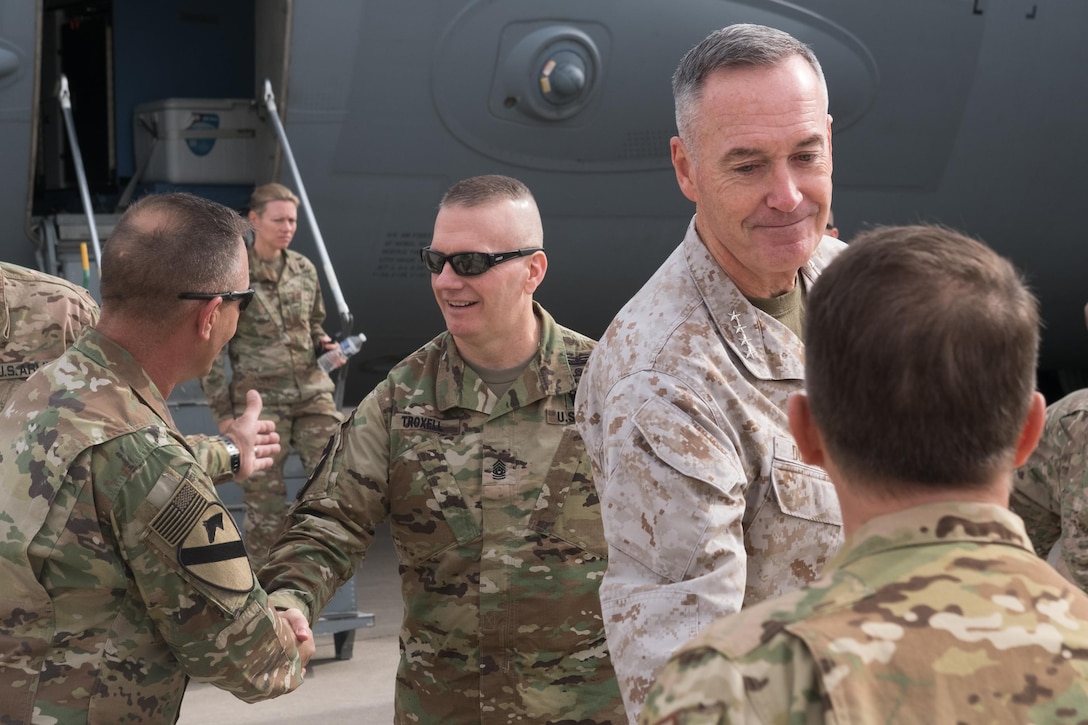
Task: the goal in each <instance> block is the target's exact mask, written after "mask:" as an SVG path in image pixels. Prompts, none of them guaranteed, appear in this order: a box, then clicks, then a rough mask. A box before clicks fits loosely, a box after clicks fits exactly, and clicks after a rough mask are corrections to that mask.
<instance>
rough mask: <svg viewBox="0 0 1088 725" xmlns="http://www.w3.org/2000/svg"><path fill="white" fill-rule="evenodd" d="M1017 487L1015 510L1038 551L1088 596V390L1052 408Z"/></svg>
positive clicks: (1017, 475) (1047, 412) (1021, 468)
mask: <svg viewBox="0 0 1088 725" xmlns="http://www.w3.org/2000/svg"><path fill="white" fill-rule="evenodd" d="M1013 484H1014V490H1013V493H1012V501H1011V506H1012V510H1013V511H1015V512H1016V513H1017V514H1018V515H1019V516H1020V517H1021V518H1023V519H1024V524H1025V526H1026V527H1027V530H1028V535H1029V536H1031V541H1032V543H1033V544H1034V545H1035V551H1036V552H1037V553H1038V554H1039V556H1042V557H1047V556H1048V555H1049V559H1050V563H1051V564H1052V565H1053V566H1054V568H1055V569H1057V570H1058V571H1059V572H1061V574H1062V575H1063V576H1064V577H1065V578H1066V579H1068V580H1069V581H1071V582H1073V583H1074V584H1076V585H1077V586H1078V587H1080V588H1081V589H1083V590H1085V591H1088V495H1086V494H1088V390H1078V391H1076V392H1074V393H1070V394H1069V395H1067V396H1065V397H1064V398H1062V399H1061V400H1059V401H1058V402H1056V403H1054V404H1053V405H1051V406H1050V407H1049V408H1047V411H1046V427H1045V428H1044V429H1043V437H1042V439H1041V440H1040V441H1039V447H1038V448H1036V449H1035V452H1034V453H1033V454H1032V455H1031V458H1029V459H1028V460H1027V462H1026V463H1025V464H1024V465H1023V466H1021V467H1020V469H1019V470H1018V471H1017V472H1016V477H1015V478H1014V479H1013Z"/></svg>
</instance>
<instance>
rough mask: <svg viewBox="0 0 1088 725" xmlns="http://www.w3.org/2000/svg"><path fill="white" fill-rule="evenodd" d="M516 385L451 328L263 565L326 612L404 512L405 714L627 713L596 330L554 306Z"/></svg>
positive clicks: (381, 406) (497, 717)
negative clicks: (598, 488)
mask: <svg viewBox="0 0 1088 725" xmlns="http://www.w3.org/2000/svg"><path fill="white" fill-rule="evenodd" d="M534 309H535V312H536V314H537V316H538V318H539V319H540V320H541V321H542V332H541V343H540V354H539V355H538V356H537V357H536V358H534V359H533V360H532V361H531V362H530V363H529V365H528V366H527V367H526V369H525V371H524V372H523V373H522V375H521V377H520V378H519V379H518V380H517V381H515V382H514V383H513V385H512V386H511V387H510V388H509V390H508V391H506V392H505V393H504V394H503V396H502V397H501V398H496V396H495V395H494V394H493V393H492V392H491V391H490V389H489V388H487V387H486V386H485V385H484V384H483V382H482V381H481V380H480V378H479V377H478V376H477V375H476V373H475V372H474V371H473V370H472V369H471V368H469V367H468V366H467V365H466V364H465V362H464V360H463V359H462V358H461V357H460V355H459V354H458V352H457V349H456V347H455V346H454V343H453V339H452V338H451V337H450V336H449V334H448V333H443V334H441V335H439V336H438V337H436V338H435V339H434V340H432V341H431V342H430V343H428V344H427V345H426V346H424V347H423V348H421V349H420V350H418V351H416V352H415V353H414V354H412V355H411V356H410V357H408V358H407V359H406V360H404V361H403V362H401V363H400V364H399V365H397V366H396V367H395V368H393V370H392V371H391V372H390V373H389V376H388V377H387V378H386V380H385V381H384V382H383V383H382V384H380V385H379V386H378V387H377V388H376V389H375V390H374V392H372V393H371V394H370V395H368V396H367V397H366V398H365V399H364V400H363V402H362V403H360V404H359V407H358V408H357V409H356V410H355V412H354V413H353V414H352V416H351V417H350V418H349V420H348V421H347V422H346V423H344V425H343V426H342V427H341V429H340V432H339V434H338V435H337V437H336V438H334V440H333V443H332V447H331V449H330V451H331V454H330V455H329V457H327V458H325V459H324V460H323V461H322V462H321V463H320V464H319V466H318V468H317V470H316V471H315V472H314V474H313V476H312V477H311V479H310V481H309V482H308V483H307V486H306V488H305V489H304V490H303V491H302V492H301V494H300V498H299V501H298V502H296V503H295V505H294V506H293V507H292V509H291V512H290V515H289V518H290V519H291V524H292V526H291V528H290V529H288V531H287V533H286V534H285V535H284V537H283V538H281V539H280V541H279V542H278V543H277V545H276V547H275V548H274V549H273V552H272V557H271V563H270V564H269V565H268V567H267V568H266V569H263V570H262V571H261V572H260V576H261V580H262V581H264V582H265V583H266V585H267V587H268V589H269V591H270V592H271V594H270V595H269V597H270V601H272V602H275V603H276V604H277V605H280V606H298V607H300V608H301V609H302V610H303V611H304V612H306V611H308V612H309V613H310V614H311V616H313V615H316V614H317V613H318V612H320V611H321V609H322V607H324V606H325V604H326V602H328V601H329V599H330V597H331V596H332V594H333V593H334V592H335V590H336V588H337V587H338V586H340V585H341V584H342V583H343V582H345V581H346V580H347V579H348V578H349V577H350V576H351V575H352V573H353V570H354V565H355V562H356V561H357V560H359V559H361V558H362V557H363V556H364V555H365V553H366V550H367V547H368V546H369V545H370V542H371V541H372V540H373V537H374V531H375V527H376V526H378V525H379V524H380V523H381V522H383V521H384V520H385V519H387V518H388V519H389V522H390V526H391V530H392V536H393V540H394V545H395V547H396V551H397V557H398V560H399V562H400V570H401V575H402V578H403V584H402V591H403V594H404V604H405V616H404V622H403V625H402V628H401V639H400V646H401V661H400V666H399V669H398V673H397V686H396V722H398V723H407V722H411V723H422V724H427V723H442V724H443V725H446V724H449V723H508V722H513V721H516V720H518V719H519V718H520V719H521V721H523V722H532V723H544V722H560V721H562V722H572V723H573V722H581V723H585V724H587V725H588V723H615V724H616V725H619V724H620V723H624V722H625V717H624V712H623V706H622V703H621V701H620V695H619V689H618V687H617V684H616V680H615V675H614V673H613V670H612V665H611V663H610V660H609V656H608V650H607V648H606V646H605V638H604V627H603V625H602V622H601V613H600V603H599V601H598V599H597V587H598V585H599V583H600V578H601V575H602V574H603V572H604V567H605V546H604V537H603V534H602V531H601V523H600V513H599V508H598V503H597V497H596V495H595V493H594V491H593V484H592V482H591V480H590V472H589V462H588V461H587V460H586V456H585V449H584V446H583V445H582V441H581V438H580V436H579V435H578V432H577V430H576V429H575V428H574V425H573V415H574V391H575V387H576V385H577V384H578V378H579V375H580V373H581V369H582V366H583V365H584V364H585V361H586V358H587V357H588V356H589V352H590V350H591V349H592V347H593V342H592V341H591V340H589V339H588V338H586V337H583V336H582V335H579V334H578V333H575V332H572V331H570V330H567V329H565V328H563V327H560V326H559V325H557V324H556V323H555V321H554V320H553V319H552V318H551V316H550V315H548V314H547V313H546V312H545V311H544V310H543V309H542V308H541V307H540V306H539V305H535V303H534Z"/></svg>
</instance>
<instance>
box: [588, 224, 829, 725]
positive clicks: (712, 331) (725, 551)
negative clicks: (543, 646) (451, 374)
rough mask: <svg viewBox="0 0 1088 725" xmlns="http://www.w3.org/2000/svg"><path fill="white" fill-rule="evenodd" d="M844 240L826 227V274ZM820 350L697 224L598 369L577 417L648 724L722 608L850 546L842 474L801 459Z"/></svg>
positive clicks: (618, 639)
mask: <svg viewBox="0 0 1088 725" xmlns="http://www.w3.org/2000/svg"><path fill="white" fill-rule="evenodd" d="M843 247H844V245H843V244H841V243H840V242H838V241H836V240H834V239H831V238H830V237H825V238H824V239H823V242H822V243H821V244H820V246H819V247H818V249H817V250H816V253H815V254H814V255H813V258H812V259H811V260H810V261H809V263H808V264H807V265H805V267H803V268H802V269H801V277H802V284H805V285H811V284H812V282H813V281H814V280H815V279H816V277H817V275H818V274H819V272H820V270H821V269H823V268H824V267H825V266H826V265H827V264H828V262H830V260H831V258H832V257H833V256H834V255H835V254H837V253H838V251H839V250H841V249H842V248H843ZM803 374H804V348H803V345H802V343H801V340H800V338H799V337H798V336H797V335H796V334H794V333H793V332H791V331H790V330H789V329H788V328H787V327H786V326H785V325H783V324H782V323H780V322H779V321H777V320H775V319H774V318H772V317H771V316H769V315H767V314H765V313H763V312H761V311H759V310H758V309H757V308H756V307H754V306H753V305H752V304H751V303H750V302H749V301H748V300H747V299H746V298H745V297H744V295H743V294H742V293H741V292H740V290H738V289H737V287H736V285H735V284H734V283H733V282H732V280H730V279H729V277H728V276H726V274H725V273H724V272H723V271H722V270H721V268H720V267H719V266H718V264H717V262H715V261H714V259H713V258H712V257H711V256H710V253H709V252H708V251H707V249H706V246H705V245H704V244H703V243H702V242H701V241H700V239H699V237H698V235H697V233H696V232H695V222H694V219H693V220H692V223H691V225H690V226H689V227H688V231H687V235H686V236H685V238H684V241H683V243H682V244H681V245H680V246H679V247H677V249H676V250H675V251H674V252H673V253H672V255H671V256H670V257H669V258H668V259H667V260H666V261H665V263H664V264H663V265H662V266H661V268H660V269H658V271H657V272H656V273H655V274H654V276H653V277H652V278H651V279H650V280H649V281H648V282H647V283H646V285H645V286H644V287H643V288H642V290H641V291H639V292H638V293H637V294H636V295H635V296H634V297H633V298H632V299H631V301H630V302H628V303H627V305H626V306H625V307H624V308H623V309H622V310H621V311H620V312H619V314H617V315H616V318H615V319H614V320H613V321H612V324H611V325H610V326H609V328H608V330H607V331H606V332H605V334H604V336H603V337H602V338H601V341H600V343H599V344H598V346H597V349H596V350H595V351H594V353H593V357H592V358H591V359H590V362H589V365H588V367H587V368H586V373H585V378H584V379H583V381H582V385H581V387H580V389H579V392H578V403H577V405H578V413H577V415H578V420H577V424H578V427H579V430H581V432H582V435H583V437H584V438H585V442H586V449H587V450H588V452H589V456H590V459H591V460H592V462H593V475H594V481H595V484H596V486H597V491H598V493H599V494H600V497H601V518H602V520H603V523H604V531H605V539H606V540H607V542H608V559H609V564H608V571H607V572H606V574H605V578H604V581H603V582H602V584H601V608H602V612H603V614H604V618H605V627H606V630H607V632H608V646H609V649H610V650H611V651H612V658H613V662H614V664H615V667H616V674H617V676H618V678H619V681H620V690H621V692H623V696H624V699H625V702H626V705H627V712H628V714H629V716H630V718H631V720H632V721H634V720H637V718H638V711H639V708H640V707H641V704H642V701H643V700H644V698H645V695H646V690H647V689H648V688H649V686H650V684H651V682H652V681H653V675H654V673H655V672H656V671H657V669H658V668H659V667H661V665H663V664H664V663H665V660H666V659H667V658H668V656H669V655H670V654H672V652H673V651H674V650H676V648H678V647H679V646H680V645H681V644H683V643H684V642H686V641H688V640H689V639H691V638H692V637H693V636H694V635H695V634H696V632H698V631H699V630H701V629H702V628H703V627H705V626H706V625H708V624H710V622H711V621H713V620H714V619H715V618H716V617H718V616H720V615H722V614H727V613H729V612H735V611H737V610H739V609H740V608H741V607H742V606H749V605H751V604H754V603H755V602H759V601H762V600H764V599H767V598H768V597H772V596H775V595H777V594H781V593H783V592H787V591H789V590H791V589H796V588H798V587H800V586H802V585H804V584H805V583H807V582H809V581H811V580H812V579H814V578H815V577H816V575H817V573H818V572H819V571H820V569H821V568H822V567H823V564H824V563H825V561H826V560H827V559H828V558H830V555H831V554H833V553H834V552H835V550H836V549H837V548H838V546H839V544H840V543H841V541H842V533H841V530H842V517H841V514H840V511H839V505H838V498H837V496H836V495H835V490H834V488H833V486H832V484H831V481H830V479H829V478H827V475H826V474H825V473H824V472H823V471H822V470H820V469H818V468H814V467H812V466H809V465H806V464H804V463H802V462H801V459H800V455H799V454H798V452H797V451H796V449H795V448H794V444H793V438H792V436H791V434H790V432H789V428H788V425H787V422H786V400H787V398H788V397H789V394H790V393H793V392H795V391H799V390H801V387H802V377H803Z"/></svg>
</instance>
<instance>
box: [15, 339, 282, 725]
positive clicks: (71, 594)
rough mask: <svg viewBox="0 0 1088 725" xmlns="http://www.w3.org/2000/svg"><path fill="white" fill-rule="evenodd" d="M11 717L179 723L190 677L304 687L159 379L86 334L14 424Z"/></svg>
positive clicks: (231, 685) (245, 691)
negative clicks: (160, 388) (177, 426)
mask: <svg viewBox="0 0 1088 725" xmlns="http://www.w3.org/2000/svg"><path fill="white" fill-rule="evenodd" d="M0 480H3V481H4V486H3V487H2V489H0V511H2V512H3V515H2V516H0V580H2V581H3V582H4V586H3V587H2V588H0V693H2V694H0V701H2V702H3V703H4V715H5V719H4V722H5V723H14V722H18V723H26V722H31V721H33V722H35V723H53V722H60V723H76V722H95V723H114V722H122V721H138V722H173V721H174V719H175V718H176V716H177V713H178V708H179V707H180V705H181V698H182V694H183V692H184V690H185V683H186V678H187V677H192V678H194V679H196V680H200V681H206V682H212V683H214V684H215V685H217V686H218V687H221V688H223V689H226V690H229V691H231V692H233V693H234V694H235V695H237V696H238V697H240V698H242V699H244V700H247V701H253V700H258V699H263V698H268V697H274V696H276V695H279V694H282V693H285V692H288V691H290V690H292V689H294V688H295V687H297V686H298V685H299V684H300V683H301V681H302V678H301V662H300V660H299V658H298V654H297V651H296V649H295V646H294V635H293V633H292V632H291V630H290V627H288V626H287V625H286V624H282V623H280V622H279V620H278V619H277V618H276V617H275V615H274V612H273V611H272V609H271V608H270V607H269V606H268V605H267V597H266V595H265V593H264V591H263V590H262V589H261V588H260V587H259V586H257V585H256V582H255V580H254V577H253V574H252V571H251V569H250V563H249V559H248V558H247V557H246V553H245V548H244V547H243V546H242V543H241V538H240V535H239V533H238V530H237V528H236V527H235V526H234V523H233V521H232V519H231V516H230V513H229V512H227V510H226V509H225V508H224V507H223V505H222V503H221V502H220V501H219V499H218V498H217V496H216V494H215V490H214V488H213V485H212V482H211V480H210V479H209V478H208V476H207V474H205V472H204V470H203V469H202V468H201V467H200V466H199V465H198V464H197V462H196V460H195V458H194V456H193V453H192V451H191V450H190V449H189V447H188V446H187V445H186V443H185V440H184V438H182V436H181V434H180V433H178V432H177V431H176V430H175V428H174V425H173V421H172V420H171V417H170V412H169V409H168V408H167V405H166V401H165V400H163V399H162V396H161V395H160V393H159V391H158V389H157V388H156V387H155V384H154V383H153V382H152V381H151V379H150V378H148V377H147V374H146V373H145V372H144V371H143V369H142V368H140V366H139V365H138V364H137V363H136V362H135V360H133V358H132V356H131V355H129V354H128V353H127V352H126V351H124V350H123V349H122V348H120V347H118V346H117V345H116V344H114V343H112V342H111V341H109V340H108V339H106V338H105V337H103V336H101V335H100V334H99V333H98V332H97V331H96V330H93V329H87V330H85V331H84V332H83V333H82V334H81V336H80V337H79V338H78V339H77V340H76V342H75V343H74V344H73V346H72V347H71V348H69V349H68V351H67V352H65V353H64V355H63V356H61V357H60V358H59V359H58V360H56V361H54V362H52V363H50V364H48V365H46V366H44V367H42V368H41V369H40V371H39V373H38V374H37V375H35V376H34V377H33V378H31V379H30V380H29V381H27V382H26V383H25V384H24V385H23V387H22V388H20V389H19V390H17V391H16V392H15V393H14V394H13V395H12V398H11V400H10V401H9V404H8V407H7V408H6V409H5V410H4V412H3V414H2V416H0Z"/></svg>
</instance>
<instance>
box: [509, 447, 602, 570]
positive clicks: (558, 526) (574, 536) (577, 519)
mask: <svg viewBox="0 0 1088 725" xmlns="http://www.w3.org/2000/svg"><path fill="white" fill-rule="evenodd" d="M529 528H531V529H532V530H533V531H536V532H539V533H542V534H547V535H549V536H554V537H556V538H559V539H562V540H563V541H566V542H567V543H570V544H574V545H575V546H576V547H578V548H579V549H581V550H582V551H584V552H586V553H589V554H592V555H593V556H596V557H601V558H604V557H605V556H606V554H607V552H608V547H607V545H606V544H605V541H604V529H603V528H602V525H601V503H600V499H599V498H598V497H597V490H596V489H595V488H594V486H593V478H592V473H591V468H590V465H589V460H588V457H587V455H586V449H585V443H584V442H583V440H582V436H581V435H579V433H578V431H577V430H576V429H575V428H574V426H568V427H567V429H566V430H565V431H564V432H563V437H562V438H561V439H560V441H559V445H558V447H557V448H556V450H555V455H554V456H553V457H552V461H551V465H550V466H549V467H548V473H547V475H546V476H545V478H544V485H543V487H542V489H541V492H540V499H539V500H538V502H537V507H536V510H535V511H533V515H532V517H531V518H530V521H529Z"/></svg>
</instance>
